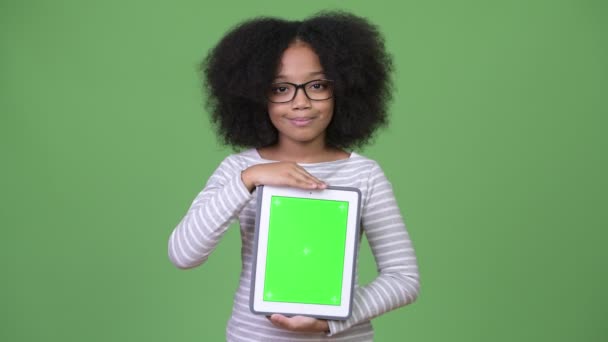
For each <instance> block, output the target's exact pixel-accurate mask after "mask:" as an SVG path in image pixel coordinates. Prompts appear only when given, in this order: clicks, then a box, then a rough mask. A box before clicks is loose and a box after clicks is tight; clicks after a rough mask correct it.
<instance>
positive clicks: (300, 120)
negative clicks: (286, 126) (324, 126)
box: [288, 118, 313, 127]
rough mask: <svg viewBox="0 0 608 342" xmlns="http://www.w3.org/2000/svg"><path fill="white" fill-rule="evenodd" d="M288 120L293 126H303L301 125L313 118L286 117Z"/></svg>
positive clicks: (308, 122) (305, 124)
mask: <svg viewBox="0 0 608 342" xmlns="http://www.w3.org/2000/svg"><path fill="white" fill-rule="evenodd" d="M288 120H289V122H291V124H292V125H294V126H297V127H303V126H307V125H308V124H310V123H311V122H312V120H313V118H293V119H288Z"/></svg>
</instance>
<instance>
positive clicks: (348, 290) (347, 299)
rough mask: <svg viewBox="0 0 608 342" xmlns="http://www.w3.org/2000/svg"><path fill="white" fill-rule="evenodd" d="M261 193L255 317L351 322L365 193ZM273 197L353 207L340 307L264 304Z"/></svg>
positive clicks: (282, 190) (283, 189)
mask: <svg viewBox="0 0 608 342" xmlns="http://www.w3.org/2000/svg"><path fill="white" fill-rule="evenodd" d="M257 192H258V193H257V201H258V202H257V212H256V222H255V224H256V225H255V240H254V250H253V265H252V266H253V270H252V277H251V290H250V291H251V293H250V303H249V304H250V309H251V311H252V312H253V313H255V314H264V315H268V314H273V313H280V314H284V315H303V316H310V317H316V318H323V319H334V320H345V319H348V317H349V316H350V315H351V312H352V299H353V291H354V283H355V267H356V263H357V262H356V260H357V249H358V248H357V245H358V242H359V221H360V215H361V213H360V211H361V191H360V190H359V189H357V188H351V187H337V186H329V187H327V188H326V189H324V190H304V189H297V188H289V187H276V186H268V185H266V186H258V187H257ZM272 196H285V197H296V198H310V199H321V200H338V201H345V202H348V203H349V212H348V219H347V228H346V240H345V252H344V255H345V257H344V268H343V272H342V291H341V300H340V303H341V304H340V305H324V304H304V303H287V302H268V301H265V300H264V296H263V290H264V279H265V272H266V254H267V243H268V222H269V213H270V210H269V208H270V203H271V202H270V201H271V199H272ZM351 208H352V209H351Z"/></svg>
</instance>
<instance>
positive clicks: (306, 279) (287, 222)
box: [258, 196, 352, 305]
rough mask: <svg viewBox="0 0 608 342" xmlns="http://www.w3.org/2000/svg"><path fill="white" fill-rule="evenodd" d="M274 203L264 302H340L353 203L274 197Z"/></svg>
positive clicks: (272, 200) (269, 230) (269, 236)
mask: <svg viewBox="0 0 608 342" xmlns="http://www.w3.org/2000/svg"><path fill="white" fill-rule="evenodd" d="M271 203H272V205H271V207H270V219H269V222H268V247H267V249H266V250H267V256H266V271H265V273H266V274H265V277H264V291H263V293H264V300H266V301H271V302H288V303H306V304H326V305H340V299H341V292H342V274H343V270H344V251H345V247H346V245H345V242H346V224H347V223H348V202H343V201H327V200H316V199H303V198H293V197H282V196H272V199H271ZM351 271H352V269H351ZM258 272H259V270H258ZM269 293H270V295H269Z"/></svg>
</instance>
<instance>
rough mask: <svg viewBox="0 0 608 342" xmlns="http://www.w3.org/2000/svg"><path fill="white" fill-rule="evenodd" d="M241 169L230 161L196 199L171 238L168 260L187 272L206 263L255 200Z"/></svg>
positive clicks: (231, 159)
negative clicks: (245, 207)
mask: <svg viewBox="0 0 608 342" xmlns="http://www.w3.org/2000/svg"><path fill="white" fill-rule="evenodd" d="M241 171H242V170H241V167H240V165H239V163H238V162H237V161H236V160H235V158H234V157H227V158H226V159H224V161H222V163H221V164H220V166H219V167H218V168H217V169H216V170H215V172H214V173H213V174H212V175H211V177H210V178H209V180H208V181H207V184H206V185H205V187H204V188H203V190H202V191H201V192H200V193H199V194H198V195H197V196H196V198H195V199H194V201H193V202H192V204H191V205H190V208H189V209H188V211H187V213H186V215H185V216H184V217H183V218H182V220H181V221H180V223H179V224H178V225H177V227H175V229H174V230H173V232H172V233H171V236H170V237H169V246H168V247H169V260H170V261H171V262H172V263H173V264H174V265H175V266H177V267H178V268H182V269H188V268H193V267H196V266H199V265H201V264H202V263H204V262H205V261H206V260H207V258H208V257H209V254H211V252H212V251H213V250H214V249H215V247H216V246H217V244H218V242H219V241H220V239H221V237H222V236H223V235H224V233H225V232H226V229H227V228H228V227H229V226H230V223H231V222H232V221H233V220H235V219H236V218H237V217H238V214H239V212H240V211H241V210H242V208H243V207H244V206H245V205H246V204H247V203H248V202H249V201H250V200H251V199H252V198H253V195H252V194H251V193H249V191H248V190H247V188H246V187H245V185H244V184H243V181H242V180H241Z"/></svg>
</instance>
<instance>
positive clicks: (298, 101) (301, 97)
mask: <svg viewBox="0 0 608 342" xmlns="http://www.w3.org/2000/svg"><path fill="white" fill-rule="evenodd" d="M292 107H293V108H294V109H306V108H310V99H309V98H308V96H306V93H305V92H304V88H303V87H301V88H297V89H296V95H295V97H294V98H293V101H292Z"/></svg>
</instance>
